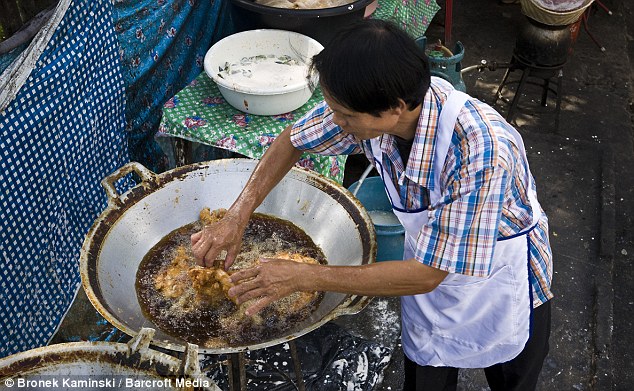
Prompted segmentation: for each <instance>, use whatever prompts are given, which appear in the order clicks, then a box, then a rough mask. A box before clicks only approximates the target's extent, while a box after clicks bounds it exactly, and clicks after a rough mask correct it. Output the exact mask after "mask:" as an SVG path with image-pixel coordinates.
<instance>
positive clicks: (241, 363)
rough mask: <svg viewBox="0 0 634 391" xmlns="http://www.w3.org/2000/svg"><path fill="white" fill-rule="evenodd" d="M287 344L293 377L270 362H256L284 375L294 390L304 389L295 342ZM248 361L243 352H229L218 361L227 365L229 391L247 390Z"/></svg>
mask: <svg viewBox="0 0 634 391" xmlns="http://www.w3.org/2000/svg"><path fill="white" fill-rule="evenodd" d="M288 346H289V350H290V353H291V359H292V360H293V372H294V377H295V378H294V379H293V378H291V376H289V374H288V373H285V372H284V371H282V370H280V369H279V368H277V367H275V366H273V365H271V364H268V363H258V364H259V365H264V366H266V367H268V368H270V369H273V370H275V371H276V372H277V373H279V374H280V375H282V377H284V378H285V379H286V380H287V381H288V382H289V383H291V384H292V385H293V386H294V387H295V389H296V390H298V391H306V386H305V384H304V377H303V375H302V365H301V362H300V360H299V356H298V354H297V346H296V344H295V341H294V340H291V341H288ZM249 363H250V360H249V359H247V358H246V357H245V353H244V352H239V353H231V354H229V355H228V358H227V359H226V360H225V361H221V362H220V364H223V365H225V366H226V367H227V382H228V383H229V391H247V382H248V380H247V369H246V367H247V364H249Z"/></svg>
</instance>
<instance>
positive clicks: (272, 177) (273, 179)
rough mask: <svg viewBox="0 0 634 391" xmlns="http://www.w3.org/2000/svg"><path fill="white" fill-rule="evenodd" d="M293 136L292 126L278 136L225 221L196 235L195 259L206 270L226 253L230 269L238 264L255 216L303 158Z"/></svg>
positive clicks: (226, 260)
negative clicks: (263, 202) (267, 198)
mask: <svg viewBox="0 0 634 391" xmlns="http://www.w3.org/2000/svg"><path fill="white" fill-rule="evenodd" d="M290 135H291V126H288V127H287V128H286V129H284V131H282V133H280V135H279V136H277V138H276V139H275V141H274V142H273V143H272V144H271V146H270V147H269V149H268V150H267V151H266V152H265V153H264V156H263V157H262V159H261V160H260V162H259V163H258V164H257V166H256V168H255V170H254V171H253V174H251V177H250V178H249V180H248V181H247V184H246V185H245V187H244V189H243V190H242V192H241V193H240V195H239V196H238V198H237V199H236V200H235V201H234V203H233V204H232V205H231V207H230V208H229V210H228V211H227V213H226V214H225V217H224V218H223V219H222V220H221V221H219V222H218V223H215V224H212V225H208V226H205V227H204V228H203V230H202V231H200V232H197V233H195V234H194V235H192V237H191V241H192V250H193V252H194V256H195V257H196V259H198V260H200V261H201V263H202V264H204V265H205V266H212V265H213V263H214V261H215V260H216V258H217V257H218V255H220V252H221V251H222V250H226V251H227V256H226V258H225V267H226V268H228V267H229V266H231V264H232V263H233V261H234V260H235V258H236V256H237V255H238V252H239V251H240V243H241V240H242V234H243V233H244V230H245V228H246V226H247V224H248V222H249V218H250V217H251V214H252V213H253V211H254V210H255V209H256V208H257V207H258V206H259V205H260V204H261V203H262V201H264V198H266V196H267V195H268V194H269V193H270V192H271V190H272V189H273V188H274V187H275V185H277V184H278V182H279V181H280V180H282V178H283V177H284V175H286V174H287V173H288V171H289V170H290V169H291V168H292V167H293V165H295V163H297V161H298V160H299V158H300V156H301V154H302V151H300V150H298V149H296V148H295V147H294V146H293V144H291V137H290Z"/></svg>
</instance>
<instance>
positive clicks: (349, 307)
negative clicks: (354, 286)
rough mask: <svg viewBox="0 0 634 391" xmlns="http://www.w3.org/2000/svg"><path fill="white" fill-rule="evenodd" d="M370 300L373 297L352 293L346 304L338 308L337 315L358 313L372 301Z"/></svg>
mask: <svg viewBox="0 0 634 391" xmlns="http://www.w3.org/2000/svg"><path fill="white" fill-rule="evenodd" d="M370 300H372V297H369V296H357V295H352V296H350V300H349V301H348V303H347V304H346V305H345V306H343V307H340V308H337V309H336V316H335V317H339V316H341V315H354V314H357V313H359V312H360V311H361V310H362V309H364V308H365V306H367V305H368V303H370Z"/></svg>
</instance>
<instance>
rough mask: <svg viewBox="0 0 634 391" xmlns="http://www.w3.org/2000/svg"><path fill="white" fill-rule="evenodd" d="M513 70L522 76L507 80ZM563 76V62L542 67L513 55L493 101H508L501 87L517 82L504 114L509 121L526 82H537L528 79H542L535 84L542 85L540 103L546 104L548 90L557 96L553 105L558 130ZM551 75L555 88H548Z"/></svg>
mask: <svg viewBox="0 0 634 391" xmlns="http://www.w3.org/2000/svg"><path fill="white" fill-rule="evenodd" d="M514 70H521V71H522V76H521V77H520V79H519V81H507V80H508V77H509V75H510V73H511V72H513V71H514ZM563 76H564V72H563V64H562V65H558V66H554V67H543V66H537V65H529V64H524V63H522V62H521V61H519V60H518V59H517V57H516V56H513V58H512V59H511V62H510V64H509V67H508V69H507V70H506V72H505V73H504V77H503V78H502V82H501V83H500V85H499V86H498V89H497V92H496V94H495V103H497V101H498V100H499V99H502V100H503V101H505V102H507V103H508V100H507V99H505V98H504V97H503V96H502V89H503V88H504V87H505V86H507V85H509V84H512V83H518V85H517V90H516V91H515V95H514V96H513V99H512V101H511V104H510V107H509V110H508V112H507V114H506V121H507V122H511V121H512V120H513V116H514V114H515V109H516V108H517V105H518V103H519V100H520V96H521V95H522V91H523V90H524V87H525V86H526V84H537V83H535V82H531V81H529V78H538V79H542V83H541V84H537V85H540V86H541V87H542V99H541V105H542V106H547V100H548V92H549V91H551V92H553V93H555V95H556V97H557V104H556V107H555V129H556V130H559V112H560V111H561V95H562V80H563ZM553 77H556V78H557V80H556V89H552V88H550V83H551V79H552V78H553Z"/></svg>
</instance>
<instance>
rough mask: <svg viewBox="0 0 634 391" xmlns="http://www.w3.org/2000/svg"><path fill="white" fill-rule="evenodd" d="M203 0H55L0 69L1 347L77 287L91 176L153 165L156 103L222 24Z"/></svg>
mask: <svg viewBox="0 0 634 391" xmlns="http://www.w3.org/2000/svg"><path fill="white" fill-rule="evenodd" d="M229 31H230V21H229V18H228V17H227V16H226V3H225V2H222V1H214V0H190V1H186V0H185V1H179V0H176V1H169V2H168V1H165V0H154V1H145V2H138V1H116V2H115V3H114V4H113V3H112V2H111V1H109V0H93V1H88V0H83V1H70V0H62V1H60V3H59V4H58V6H57V8H56V10H55V13H54V14H53V16H52V17H51V19H50V21H49V23H48V25H46V26H45V27H44V28H43V29H42V31H40V33H39V34H38V35H37V36H36V37H35V38H34V39H33V41H32V42H31V44H30V45H28V47H26V48H24V47H22V48H19V49H16V50H23V51H22V52H21V53H19V54H17V53H16V52H15V51H14V52H12V53H9V54H8V55H5V56H3V57H2V59H1V60H2V61H0V63H2V64H3V68H5V67H6V63H7V62H11V64H10V65H9V66H8V67H6V69H4V72H3V73H2V74H1V75H0V303H1V304H0V357H2V356H6V355H9V354H12V353H16V352H19V351H23V350H28V349H31V348H35V347H39V346H42V345H46V344H47V342H48V341H49V340H50V338H51V337H52V335H53V334H54V332H55V331H56V329H57V327H58V326H59V324H60V322H61V320H62V319H63V317H64V314H65V313H66V311H67V310H68V308H69V307H70V305H71V303H72V301H73V298H74V297H75V294H76V292H77V289H78V288H79V286H80V276H79V254H80V249H81V245H82V242H83V239H84V236H85V234H86V232H87V231H88V229H89V227H90V226H91V225H92V223H93V221H94V219H95V218H96V217H97V216H98V215H99V214H100V213H101V211H102V210H103V209H104V207H105V195H104V192H103V190H102V189H101V186H100V181H101V179H102V178H104V177H105V176H107V175H108V174H109V173H111V172H112V171H114V170H115V169H117V168H118V167H120V166H122V165H123V164H125V163H126V162H128V161H129V160H130V158H132V159H133V160H137V161H140V162H142V163H144V164H145V165H147V166H148V167H150V168H152V169H154V170H160V169H161V168H163V167H164V158H163V157H162V154H161V153H160V151H159V150H158V147H156V146H155V144H154V141H153V136H154V133H155V131H156V128H157V127H158V123H159V120H160V108H161V107H162V104H163V103H164V102H165V101H166V100H168V99H169V98H170V97H171V96H172V95H174V94H175V93H176V92H177V91H178V90H179V89H181V88H182V87H183V86H185V85H186V84H187V83H188V82H189V81H190V80H191V79H193V78H194V77H195V76H196V75H198V74H199V73H200V72H201V70H202V57H203V55H204V53H205V52H206V50H207V48H209V47H210V46H211V44H212V43H213V42H214V41H215V40H218V39H220V38H221V37H222V36H224V35H226V34H228V33H229Z"/></svg>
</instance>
